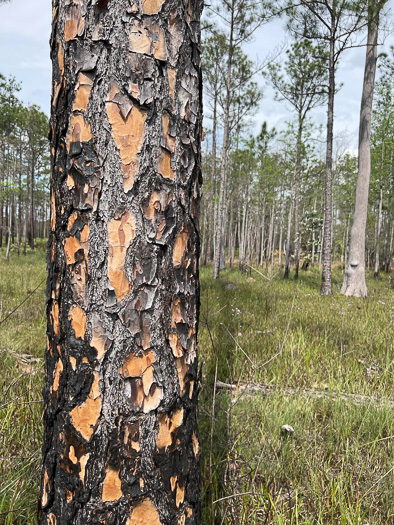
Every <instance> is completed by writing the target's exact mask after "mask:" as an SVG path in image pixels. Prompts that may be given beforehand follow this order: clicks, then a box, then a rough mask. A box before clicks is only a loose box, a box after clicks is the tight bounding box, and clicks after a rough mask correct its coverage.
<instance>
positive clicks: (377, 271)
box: [374, 180, 383, 279]
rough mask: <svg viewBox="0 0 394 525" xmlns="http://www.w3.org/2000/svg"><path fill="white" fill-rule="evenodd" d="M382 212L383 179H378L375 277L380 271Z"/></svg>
mask: <svg viewBox="0 0 394 525" xmlns="http://www.w3.org/2000/svg"><path fill="white" fill-rule="evenodd" d="M382 212H383V181H382V180H380V188H379V210H378V227H377V232H376V251H375V272H374V277H375V279H377V278H378V277H379V271H380V238H381V236H382Z"/></svg>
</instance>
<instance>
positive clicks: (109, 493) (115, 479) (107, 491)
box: [103, 468, 122, 501]
mask: <svg viewBox="0 0 394 525" xmlns="http://www.w3.org/2000/svg"><path fill="white" fill-rule="evenodd" d="M121 497H122V488H121V482H120V477H119V471H118V470H113V469H111V468H109V469H107V470H106V473H105V478H104V483H103V501H118V499H120V498H121Z"/></svg>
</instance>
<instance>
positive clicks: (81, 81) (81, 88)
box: [73, 73, 93, 112]
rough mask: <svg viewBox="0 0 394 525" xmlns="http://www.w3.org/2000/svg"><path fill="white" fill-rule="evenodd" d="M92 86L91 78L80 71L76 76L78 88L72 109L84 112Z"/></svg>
mask: <svg viewBox="0 0 394 525" xmlns="http://www.w3.org/2000/svg"><path fill="white" fill-rule="evenodd" d="M92 86H93V80H92V79H91V78H90V77H88V76H87V75H85V74H84V73H80V74H79V76H78V88H77V92H76V94H75V100H74V106H73V111H83V112H84V111H86V110H87V108H88V102H89V98H90V93H91V92H92Z"/></svg>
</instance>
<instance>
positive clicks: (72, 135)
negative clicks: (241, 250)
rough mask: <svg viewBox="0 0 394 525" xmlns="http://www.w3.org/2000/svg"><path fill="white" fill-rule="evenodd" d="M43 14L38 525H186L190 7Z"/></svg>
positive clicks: (113, 4) (114, 5)
mask: <svg viewBox="0 0 394 525" xmlns="http://www.w3.org/2000/svg"><path fill="white" fill-rule="evenodd" d="M53 7H54V10H53V33H52V39H51V50H52V60H53V95H52V117H51V143H52V148H51V155H52V173H51V232H50V240H49V248H48V272H49V276H48V285H47V297H48V303H47V315H48V330H47V335H48V345H47V351H46V382H45V387H44V393H43V394H44V401H45V435H44V446H43V466H42V483H41V485H42V486H41V506H42V512H41V517H40V523H42V524H44V523H45V524H52V525H54V524H56V525H66V524H71V523H72V524H76V525H86V524H92V525H93V524H95V525H96V524H100V523H101V524H104V523H105V524H107V525H110V524H122V525H123V524H127V525H135V524H137V523H146V524H150V525H160V524H161V525H170V524H171V525H178V524H179V525H180V524H182V525H183V524H185V525H192V524H199V523H201V511H200V468H199V457H200V451H199V437H198V430H197V397H198V363H197V355H196V344H197V328H198V312H199V280H198V272H199V269H198V257H199V224H198V221H199V218H198V214H199V211H198V210H199V196H200V184H201V160H200V140H201V118H202V117H201V115H202V111H201V69H200V14H201V9H202V2H201V1H200V0H190V1H186V0H185V1H182V2H179V1H178V2H175V1H173V0H145V1H131V0H130V2H125V1H122V0H112V1H110V2H92V1H90V0H74V1H73V2H69V1H67V0H54V4H53Z"/></svg>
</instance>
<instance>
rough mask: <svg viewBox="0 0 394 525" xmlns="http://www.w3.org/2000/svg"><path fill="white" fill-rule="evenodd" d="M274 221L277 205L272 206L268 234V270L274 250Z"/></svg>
mask: <svg viewBox="0 0 394 525" xmlns="http://www.w3.org/2000/svg"><path fill="white" fill-rule="evenodd" d="M274 220H275V204H272V206H271V219H270V229H269V233H268V247H267V257H266V259H265V268H266V270H268V264H269V263H270V262H271V256H272V249H273V246H272V245H273V242H274V239H273V236H274Z"/></svg>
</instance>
